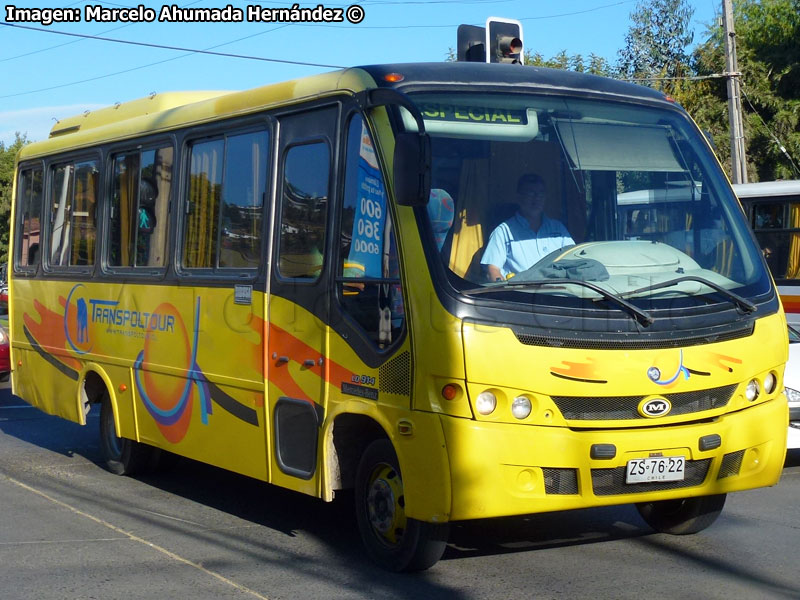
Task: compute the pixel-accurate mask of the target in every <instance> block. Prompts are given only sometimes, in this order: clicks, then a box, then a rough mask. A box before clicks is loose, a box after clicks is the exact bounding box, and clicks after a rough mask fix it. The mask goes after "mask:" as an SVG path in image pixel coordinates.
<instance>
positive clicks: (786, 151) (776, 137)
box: [739, 86, 800, 177]
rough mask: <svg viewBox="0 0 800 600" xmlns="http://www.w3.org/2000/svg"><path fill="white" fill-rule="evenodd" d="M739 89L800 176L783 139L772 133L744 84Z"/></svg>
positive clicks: (799, 171)
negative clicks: (782, 141) (746, 91)
mask: <svg viewBox="0 0 800 600" xmlns="http://www.w3.org/2000/svg"><path fill="white" fill-rule="evenodd" d="M739 91H740V92H741V93H742V96H744V99H745V100H747V104H748V105H749V106H750V108H751V110H752V111H753V112H754V113H755V115H756V116H757V117H758V119H759V121H761V124H762V125H763V126H764V129H766V130H767V133H768V134H769V136H770V137H771V138H772V141H773V142H775V143H776V144H777V146H778V148H779V149H780V151H781V152H783V154H784V155H785V156H786V158H787V159H788V160H789V163H790V164H791V165H792V169H793V170H794V173H795V175H797V176H798V177H800V169H798V168H797V165H796V164H795V163H794V161H793V160H792V157H791V155H790V154H789V151H788V150H787V149H786V146H784V145H783V144H782V143H781V141H780V140H779V139H778V136H776V135H775V134H774V133H772V130H771V129H770V128H769V125H767V122H766V121H765V120H764V118H763V117H762V116H761V113H759V112H758V111H757V110H756V107H755V106H753V103H752V102H750V98H749V97H748V95H747V94H746V93H745V91H744V86H742V87H741V89H740V90H739Z"/></svg>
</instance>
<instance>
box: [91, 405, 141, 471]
mask: <svg viewBox="0 0 800 600" xmlns="http://www.w3.org/2000/svg"><path fill="white" fill-rule="evenodd" d="M100 448H101V449H102V451H103V459H104V460H105V464H106V468H107V469H108V470H109V471H111V472H112V473H114V474H115V475H133V474H134V473H139V472H141V471H143V470H144V469H145V468H146V467H147V466H148V464H149V463H150V458H151V453H152V450H153V449H152V447H150V446H148V445H146V444H140V443H139V442H135V441H133V440H129V439H127V438H121V437H117V432H116V430H115V429H114V409H113V408H112V407H111V400H109V398H108V393H105V394H104V395H103V399H102V401H101V406H100Z"/></svg>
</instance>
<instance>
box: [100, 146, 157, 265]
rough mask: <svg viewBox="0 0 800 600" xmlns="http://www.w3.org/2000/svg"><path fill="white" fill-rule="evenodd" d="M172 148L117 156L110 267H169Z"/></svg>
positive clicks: (112, 196) (111, 208)
mask: <svg viewBox="0 0 800 600" xmlns="http://www.w3.org/2000/svg"><path fill="white" fill-rule="evenodd" d="M171 181H172V148H171V147H166V148H160V149H158V150H145V151H141V152H140V151H138V150H137V151H135V152H130V153H125V154H119V155H117V156H116V157H114V174H113V187H112V194H111V207H110V211H111V213H110V239H109V244H108V254H109V255H108V264H109V265H111V266H114V267H163V266H165V265H166V242H167V231H168V227H167V215H168V210H169V190H170V183H171Z"/></svg>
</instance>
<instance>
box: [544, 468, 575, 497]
mask: <svg viewBox="0 0 800 600" xmlns="http://www.w3.org/2000/svg"><path fill="white" fill-rule="evenodd" d="M542 475H543V476H544V491H545V493H547V494H559V495H567V494H577V493H578V471H577V469H555V468H551V467H542Z"/></svg>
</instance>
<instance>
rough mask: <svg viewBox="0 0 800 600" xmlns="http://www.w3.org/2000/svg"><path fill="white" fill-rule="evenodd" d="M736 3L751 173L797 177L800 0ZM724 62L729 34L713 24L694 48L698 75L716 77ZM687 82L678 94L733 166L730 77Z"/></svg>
mask: <svg viewBox="0 0 800 600" xmlns="http://www.w3.org/2000/svg"><path fill="white" fill-rule="evenodd" d="M734 9H735V10H734V28H735V30H736V51H737V59H738V67H739V72H740V73H741V74H742V76H741V83H742V94H743V97H742V107H743V113H744V116H743V121H744V133H745V144H746V148H745V152H746V154H747V172H748V178H749V180H750V181H771V180H774V179H787V178H800V171H799V170H798V168H799V167H800V164H799V163H798V161H800V44H798V40H800V0H760V1H759V0H741V1H740V2H739V3H738V4H736V5H735V6H734ZM724 65H725V46H724V33H723V29H722V27H721V26H716V27H713V28H712V29H711V30H710V31H709V32H708V40H707V41H706V42H705V43H704V44H702V45H700V46H699V47H698V48H697V50H695V52H694V55H693V57H692V66H693V68H694V71H695V72H696V73H697V74H698V75H711V74H714V73H721V72H722V71H723V70H724ZM690 87H691V88H692V89H691V90H690V91H687V92H686V93H685V94H683V95H680V96H679V95H677V94H676V95H675V96H676V98H677V99H678V100H679V101H680V102H681V104H683V106H684V107H685V108H686V109H687V110H688V111H689V113H690V114H691V115H692V117H693V118H694V119H695V121H697V123H698V124H699V125H700V126H701V127H702V128H703V129H706V130H709V131H710V132H711V133H712V135H713V137H714V141H715V143H716V146H717V152H718V156H719V158H720V160H721V161H722V164H723V166H724V167H725V169H726V170H729V168H730V134H729V131H730V130H729V125H728V107H727V99H728V92H727V87H726V82H725V79H724V78H719V79H709V80H704V81H702V82H691V86H690ZM782 147H784V148H785V151H784V150H783V149H782ZM787 155H788V156H787Z"/></svg>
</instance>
